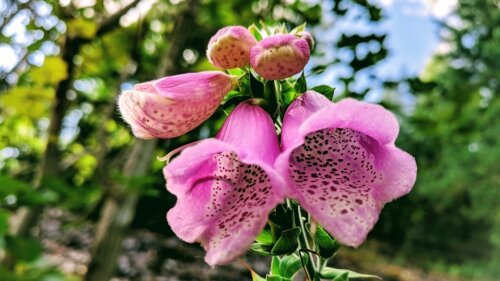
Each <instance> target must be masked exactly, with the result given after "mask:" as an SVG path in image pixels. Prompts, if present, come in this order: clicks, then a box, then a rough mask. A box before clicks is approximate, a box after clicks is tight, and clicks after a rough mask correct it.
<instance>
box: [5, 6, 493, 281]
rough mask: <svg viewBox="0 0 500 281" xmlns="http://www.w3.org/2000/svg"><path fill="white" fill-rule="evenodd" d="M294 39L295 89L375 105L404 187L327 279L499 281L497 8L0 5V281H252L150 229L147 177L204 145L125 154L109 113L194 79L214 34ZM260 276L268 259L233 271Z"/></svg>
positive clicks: (115, 118) (156, 212) (117, 121)
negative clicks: (171, 83) (308, 38)
mask: <svg viewBox="0 0 500 281" xmlns="http://www.w3.org/2000/svg"><path fill="white" fill-rule="evenodd" d="M259 21H263V22H266V23H268V24H273V23H281V22H284V23H286V24H287V26H288V27H292V28H293V27H295V26H297V25H300V24H301V23H303V22H304V21H306V22H307V23H308V30H309V31H311V32H312V33H313V35H314V36H315V39H316V41H317V46H316V48H315V50H314V53H313V57H312V59H311V61H310V63H309V65H308V67H307V69H306V74H307V75H311V76H310V77H309V78H308V80H309V86H315V85H320V84H328V85H331V86H333V87H335V88H336V91H335V98H336V99H340V98H343V97H347V96H350V97H354V98H357V99H364V100H367V101H370V102H375V103H380V104H382V105H384V106H386V107H387V108H389V109H391V110H392V111H393V112H395V113H396V114H397V116H398V118H399V120H400V124H401V133H400V137H399V139H398V143H397V144H398V146H399V147H401V148H403V149H405V150H407V151H409V152H410V153H411V154H413V155H414V156H415V157H416V159H417V162H418V167H419V172H418V179H417V184H416V186H415V188H414V189H413V191H412V192H411V193H410V194H409V195H408V196H406V197H404V198H402V199H400V200H398V201H395V202H393V203H389V204H387V205H386V207H385V209H384V211H383V212H382V214H381V218H380V221H379V222H378V224H377V225H376V227H375V229H374V230H373V231H372V232H371V233H370V235H369V239H368V240H367V242H366V243H365V244H363V245H362V246H361V247H360V248H359V249H356V250H353V249H349V248H342V249H341V250H340V253H339V255H338V257H336V258H335V260H334V264H333V265H334V266H337V267H345V268H348V269H351V270H355V271H360V272H364V273H371V274H377V275H380V276H382V277H384V278H385V280H499V278H500V160H499V159H500V117H499V116H500V98H499V97H498V93H499V92H500V1H499V0H373V1H370V0H334V1H315V0H307V1H305V0H304V1H298V0H258V1H249V0H224V1H215V0H142V1H139V0H133V1H131V0H124V1H116V0H74V1H70V0H59V1H56V0H54V1H42V0H0V260H1V261H2V263H1V266H0V280H2V281H11V280H34V281H63V280H65V281H66V280H67V281H69V280H71V281H73V280H74V281H77V280H86V281H101V280H102V281H107V280H114V281H122V280H123V281H125V280H147V281H149V280H151V281H167V280H250V277H249V273H248V272H247V271H246V270H245V268H244V267H243V266H242V265H240V264H239V263H236V262H235V263H233V264H231V265H228V266H223V267H217V268H214V269H211V268H209V267H208V266H207V265H206V264H205V263H204V262H203V251H202V250H201V249H200V248H199V246H196V245H187V244H185V243H182V242H180V241H179V240H177V239H176V238H175V237H174V236H173V234H172V233H171V231H170V230H169V228H168V225H167V224H166V222H165V213H166V211H167V210H168V209H169V208H170V207H171V206H172V205H173V204H174V201H175V200H174V198H173V196H171V195H169V194H168V193H167V192H166V190H165V188H164V185H165V182H164V179H163V176H162V174H161V169H162V166H163V162H160V161H158V160H157V159H156V156H162V155H164V154H165V153H166V152H168V151H169V150H171V149H173V148H176V147H179V146H181V145H183V144H186V143H189V142H192V141H194V140H197V139H199V138H206V137H210V136H213V135H214V134H215V132H216V131H217V129H218V128H219V127H220V126H221V123H222V121H223V120H224V114H223V112H219V111H218V112H216V113H215V115H214V117H213V118H212V119H211V120H209V121H207V122H205V123H204V124H203V125H202V126H200V127H199V128H197V129H196V130H194V131H192V132H191V133H189V134H188V135H185V136H182V137H179V138H176V139H172V140H161V141H158V142H155V141H139V140H137V139H134V138H133V136H132V135H131V133H130V130H129V128H128V127H127V126H126V125H125V124H124V122H123V121H122V120H121V118H120V116H119V114H118V112H117V109H116V97H117V95H118V94H119V93H120V91H122V90H125V89H129V88H131V87H132V85H133V84H134V83H137V82H139V81H146V80H151V79H154V78H157V77H161V76H165V75H172V74H176V73H181V72H189V71H199V70H206V69H210V68H211V65H210V64H209V63H208V61H207V59H206V57H205V49H206V45H207V42H208V39H209V38H210V37H211V36H212V35H213V34H214V33H215V32H216V31H217V30H218V29H219V28H221V27H223V26H226V25H245V26H249V25H250V24H252V23H258V22H259ZM244 259H245V260H247V261H248V262H249V263H250V265H251V266H252V267H253V268H254V269H255V270H256V271H257V272H260V273H264V272H266V271H267V270H268V268H267V266H268V259H266V258H262V257H260V256H257V255H254V254H251V253H249V254H248V255H247V256H246V257H245V258H244Z"/></svg>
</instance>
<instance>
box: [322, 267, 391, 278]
mask: <svg viewBox="0 0 500 281" xmlns="http://www.w3.org/2000/svg"><path fill="white" fill-rule="evenodd" d="M320 275H321V277H322V278H325V279H329V278H337V277H339V276H343V275H345V276H348V277H349V279H377V280H382V278H380V277H379V276H377V275H370V274H361V273H357V272H354V271H351V270H347V269H339V268H332V267H326V268H325V269H323V270H322V271H321V273H320ZM333 280H337V279H333ZM339 280H344V279H339ZM345 280H348V279H345Z"/></svg>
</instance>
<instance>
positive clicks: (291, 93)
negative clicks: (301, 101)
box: [281, 80, 297, 106]
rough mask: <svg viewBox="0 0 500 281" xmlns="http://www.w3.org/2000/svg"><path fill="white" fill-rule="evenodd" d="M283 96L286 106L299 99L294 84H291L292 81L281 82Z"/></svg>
mask: <svg viewBox="0 0 500 281" xmlns="http://www.w3.org/2000/svg"><path fill="white" fill-rule="evenodd" d="M281 95H282V96H283V101H284V102H285V106H288V105H290V104H291V103H292V102H293V101H294V100H295V98H296V97H297V93H296V92H295V89H294V87H293V84H292V83H290V81H288V80H284V81H282V82H281Z"/></svg>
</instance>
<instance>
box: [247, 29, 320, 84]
mask: <svg viewBox="0 0 500 281" xmlns="http://www.w3.org/2000/svg"><path fill="white" fill-rule="evenodd" d="M309 56H310V50H309V44H308V43H307V41H306V40H305V39H303V38H298V37H296V36H294V35H291V34H277V35H272V36H269V37H267V38H265V39H263V40H262V41H260V42H259V43H257V45H255V46H254V47H253V48H252V49H251V50H250V65H251V66H252V68H253V69H254V70H255V72H257V73H258V74H259V75H260V76H262V77H264V78H265V79H267V80H281V79H285V78H288V77H291V76H293V75H295V74H297V73H299V72H301V71H302V70H303V69H304V67H305V65H306V64H307V62H308V61H309Z"/></svg>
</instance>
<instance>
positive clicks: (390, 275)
mask: <svg viewBox="0 0 500 281" xmlns="http://www.w3.org/2000/svg"><path fill="white" fill-rule="evenodd" d="M79 221H81V223H79ZM35 234H36V235H37V236H38V237H39V238H40V239H41V241H42V242H43V245H44V247H45V254H44V258H45V259H46V261H48V262H49V263H51V264H53V265H54V266H57V267H58V268H59V269H60V270H61V271H63V272H64V273H66V274H68V275H73V276H83V275H84V274H85V272H86V271H87V264H88V263H89V261H90V247H91V244H92V237H93V234H94V225H93V224H91V223H89V222H88V221H87V222H83V220H78V218H77V217H75V216H74V215H72V214H69V213H67V212H63V211H61V210H60V209H48V210H46V211H45V212H44V215H43V219H42V220H41V222H40V224H39V226H38V227H37V228H36V230H35ZM377 248H378V246H375V244H373V243H372V244H368V245H366V246H363V247H361V248H359V249H356V250H354V249H347V248H342V249H341V250H340V251H339V254H338V256H337V257H336V258H335V260H334V262H335V266H336V267H342V268H347V269H350V270H353V271H358V272H361V273H367V274H375V275H378V276H381V277H382V278H383V279H384V280H386V281H465V280H466V279H457V278H455V277H451V276H448V275H446V274H443V273H439V272H427V271H424V270H422V269H419V268H412V267H407V266H405V267H402V266H400V265H396V264H394V263H391V262H390V261H389V259H388V257H387V256H384V255H382V254H380V251H378V250H377ZM203 256H204V252H203V250H202V249H201V248H200V247H197V246H193V245H188V244H186V243H183V242H181V241H179V240H178V239H177V238H175V237H166V236H163V235H159V234H157V233H153V232H150V231H147V230H131V232H130V233H129V235H128V236H127V238H126V239H125V240H124V241H123V251H122V253H121V255H120V257H119V259H118V267H117V270H116V274H115V277H114V278H113V279H112V281H198V280H199V281H209V280H210V281H212V280H213V281H215V280H220V281H227V280H242V281H244V280H251V278H250V274H249V272H248V270H247V269H246V268H245V267H244V266H243V265H242V264H241V263H239V262H233V263H232V264H230V265H226V266H218V267H215V268H210V267H209V266H208V265H207V264H206V263H205V262H204V261H203ZM242 259H243V260H245V261H246V262H247V263H248V264H249V265H250V266H251V267H252V268H253V269H254V270H255V271H256V272H258V273H260V274H262V275H263V276H264V275H265V273H266V272H267V271H268V266H269V258H267V257H261V256H258V255H255V254H248V255H247V256H245V257H243V258H242ZM296 279H297V280H302V279H303V277H301V276H298V277H297V278H296Z"/></svg>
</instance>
